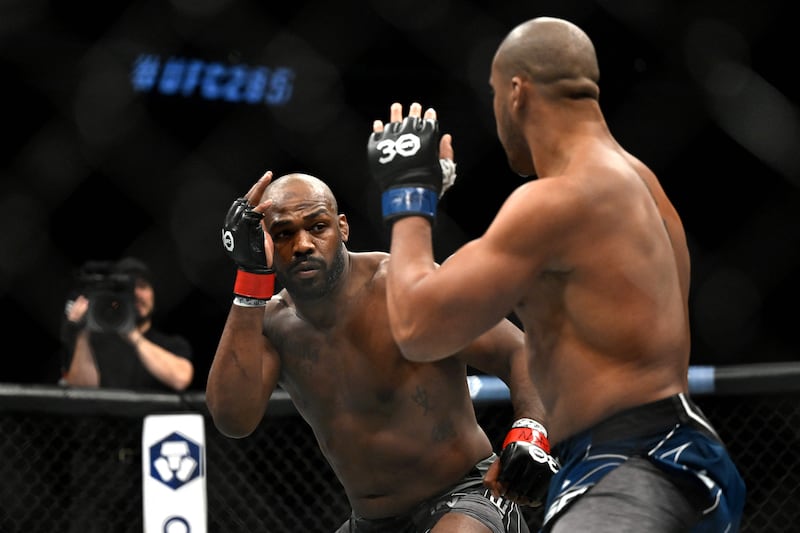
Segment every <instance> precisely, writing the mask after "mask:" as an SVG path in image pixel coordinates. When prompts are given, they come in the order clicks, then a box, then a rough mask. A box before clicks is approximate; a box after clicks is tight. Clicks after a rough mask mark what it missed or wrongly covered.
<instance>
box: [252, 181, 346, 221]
mask: <svg viewBox="0 0 800 533" xmlns="http://www.w3.org/2000/svg"><path fill="white" fill-rule="evenodd" d="M267 198H269V199H271V200H272V202H273V205H283V204H286V203H289V202H292V203H296V202H298V201H303V200H305V201H312V202H322V203H324V204H327V206H328V208H329V209H330V211H331V213H334V214H335V213H338V212H339V206H338V205H337V202H336V197H334V195H333V191H331V189H330V187H328V185H327V184H326V183H325V182H324V181H322V180H321V179H319V178H315V177H314V176H310V175H308V174H299V173H293V174H286V175H284V176H281V177H279V178H276V179H274V180H273V181H272V182H271V183H270V184H269V185H268V186H267V188H266V190H265V191H264V197H263V198H262V201H263V200H266V199H267Z"/></svg>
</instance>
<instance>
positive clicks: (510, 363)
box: [459, 319, 546, 423]
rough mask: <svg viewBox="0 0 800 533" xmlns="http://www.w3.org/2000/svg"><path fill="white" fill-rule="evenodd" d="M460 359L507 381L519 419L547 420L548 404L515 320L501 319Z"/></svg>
mask: <svg viewBox="0 0 800 533" xmlns="http://www.w3.org/2000/svg"><path fill="white" fill-rule="evenodd" d="M459 358H460V359H462V360H463V361H464V362H466V363H467V364H468V365H470V366H472V367H473V368H476V369H478V370H480V371H482V372H484V373H486V374H489V375H493V376H497V377H498V378H500V379H501V380H503V382H504V383H505V384H506V385H507V386H508V388H509V391H510V394H511V404H512V406H513V408H514V418H515V419H518V418H533V419H535V420H538V421H540V422H542V423H545V422H546V420H545V413H544V407H543V406H542V402H541V399H540V398H539V393H538V392H537V390H536V387H535V386H534V385H533V382H532V381H531V376H530V372H529V370H528V355H527V352H526V350H525V340H524V335H523V333H522V331H521V330H520V329H519V328H518V327H516V326H515V325H514V324H513V323H512V322H511V321H509V320H507V319H503V320H502V321H500V323H498V324H497V325H496V326H494V327H493V328H492V329H490V330H489V331H488V332H487V333H485V334H483V335H481V336H480V337H479V338H478V339H476V340H475V342H473V343H471V344H470V345H469V346H468V347H467V349H465V350H464V351H463V352H461V353H460V354H459Z"/></svg>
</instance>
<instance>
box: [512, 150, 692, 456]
mask: <svg viewBox="0 0 800 533" xmlns="http://www.w3.org/2000/svg"><path fill="white" fill-rule="evenodd" d="M583 149H584V152H582V153H583V154H584V155H585V156H586V157H585V158H584V159H582V162H581V163H578V164H571V166H570V167H569V168H567V170H566V172H565V173H564V174H563V175H559V176H556V177H553V178H547V179H542V180H540V181H535V182H530V183H528V184H526V185H525V186H523V187H522V188H521V189H520V190H519V191H517V192H516V193H515V195H514V196H513V197H512V199H511V201H509V202H508V204H507V206H506V207H504V209H507V210H509V211H511V212H513V211H515V210H522V209H526V208H525V207H523V206H524V205H528V206H530V205H535V206H540V205H541V204H542V202H541V200H540V198H541V196H550V197H552V199H548V200H547V201H546V204H547V205H545V206H543V207H542V210H541V211H540V212H537V213H536V214H535V215H531V216H541V217H545V216H550V217H554V218H556V219H557V224H556V226H557V227H558V228H559V231H558V232H557V233H553V234H552V235H551V236H549V237H547V236H543V235H542V234H540V235H539V238H540V240H538V241H537V242H538V246H539V247H540V248H543V249H544V250H545V251H544V252H543V254H544V255H543V256H539V255H538V254H539V252H541V251H542V250H529V251H528V253H530V254H533V257H534V261H533V262H534V263H535V264H537V265H538V268H537V269H536V271H535V275H534V276H533V278H532V279H533V282H532V283H531V284H530V285H529V289H528V290H527V291H526V292H525V294H524V298H522V300H521V301H520V303H519V304H518V306H517V308H516V311H517V313H518V315H519V316H520V319H521V320H522V322H523V323H524V325H525V330H526V335H527V338H528V341H529V344H530V346H531V349H532V357H533V359H532V361H533V363H532V375H533V378H534V380H536V382H537V385H538V386H539V390H540V393H541V394H542V398H543V401H544V403H545V407H546V408H547V409H548V410H549V412H550V417H551V420H552V423H551V426H550V433H551V438H552V440H553V441H556V442H557V441H559V440H561V439H562V438H564V437H567V436H569V435H571V434H573V433H575V432H576V431H580V430H581V429H584V428H586V427H588V426H590V425H591V424H593V423H595V422H597V421H599V420H600V419H602V418H604V417H606V416H608V415H610V414H613V413H614V412H616V411H618V410H621V409H623V408H625V407H628V406H631V405H634V404H638V403H641V402H646V401H651V400H655V399H658V398H661V397H663V396H666V395H668V394H672V393H676V392H680V391H683V390H686V387H687V384H686V379H687V378H686V374H687V370H688V361H689V324H688V313H687V299H688V280H689V255H688V250H687V247H686V240H685V236H684V232H683V227H682V225H681V222H680V220H679V218H678V216H677V214H676V212H675V210H674V208H673V206H672V205H671V204H670V202H669V201H668V199H667V197H666V195H665V194H664V191H663V190H662V188H661V186H660V185H659V183H658V181H657V179H656V177H655V176H654V175H653V173H652V172H651V171H650V170H649V169H647V168H646V167H645V166H644V165H643V164H642V163H641V162H640V161H638V160H637V159H635V158H634V157H632V156H631V155H630V154H627V153H626V152H624V151H622V149H620V148H618V147H613V148H610V147H609V146H607V145H604V144H600V143H596V144H594V145H589V146H586V147H583ZM587 162H589V163H587ZM512 216H516V215H514V214H512ZM542 245H543V246H542ZM544 256H546V260H541V259H540V257H544ZM539 376H547V379H537V378H538V377H539Z"/></svg>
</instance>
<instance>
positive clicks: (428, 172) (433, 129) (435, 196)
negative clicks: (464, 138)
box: [367, 117, 455, 223]
mask: <svg viewBox="0 0 800 533" xmlns="http://www.w3.org/2000/svg"><path fill="white" fill-rule="evenodd" d="M367 159H368V161H369V168H370V172H371V174H372V177H373V179H374V180H375V181H376V182H377V184H378V187H379V188H380V191H381V207H382V214H383V220H384V221H385V222H387V223H390V222H392V221H394V220H396V219H398V218H401V217H405V216H415V215H418V216H424V217H426V218H427V219H428V220H430V221H431V222H433V220H434V219H435V218H436V206H437V204H438V201H439V198H440V197H441V195H442V194H443V193H444V191H445V190H447V188H449V187H450V186H451V185H452V184H453V182H454V181H455V163H453V162H452V161H451V160H448V159H443V160H439V123H438V121H436V120H429V119H423V118H421V117H406V118H405V119H403V121H402V122H392V123H390V124H387V125H386V127H385V128H384V130H383V131H382V132H373V133H372V135H370V137H369V140H368V141H367Z"/></svg>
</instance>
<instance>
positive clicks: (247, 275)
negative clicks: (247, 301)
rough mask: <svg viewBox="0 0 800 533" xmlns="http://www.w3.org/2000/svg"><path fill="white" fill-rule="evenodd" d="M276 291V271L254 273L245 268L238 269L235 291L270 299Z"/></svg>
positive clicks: (238, 293) (243, 294) (260, 298)
mask: <svg viewBox="0 0 800 533" xmlns="http://www.w3.org/2000/svg"><path fill="white" fill-rule="evenodd" d="M274 292H275V273H274V272H270V273H268V274H254V273H252V272H245V271H244V270H237V271H236V282H235V283H234V285H233V293H234V294H236V295H238V296H245V297H247V298H257V299H259V300H269V299H270V298H272V295H273V293H274Z"/></svg>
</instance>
